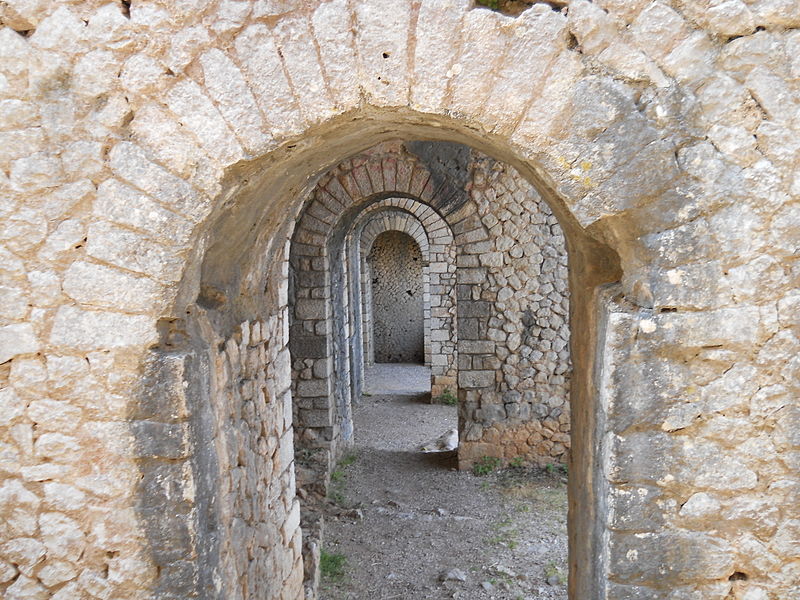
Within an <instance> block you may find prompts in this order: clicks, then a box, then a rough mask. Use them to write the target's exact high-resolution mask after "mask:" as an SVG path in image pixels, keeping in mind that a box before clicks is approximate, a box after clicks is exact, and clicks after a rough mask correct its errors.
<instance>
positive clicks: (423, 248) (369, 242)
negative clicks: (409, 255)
mask: <svg viewBox="0 0 800 600" xmlns="http://www.w3.org/2000/svg"><path fill="white" fill-rule="evenodd" d="M386 213H388V214H391V213H402V214H403V215H404V220H405V221H406V222H407V221H414V222H415V224H417V225H419V226H420V228H419V229H417V230H416V231H409V230H408V229H407V228H406V227H403V228H402V229H400V228H399V227H397V226H390V225H386V226H381V227H380V229H379V230H378V231H376V232H375V235H370V236H369V237H367V238H364V237H363V233H362V235H361V241H360V243H359V247H360V249H361V252H362V254H364V255H367V254H369V253H370V252H372V246H374V245H375V240H377V239H378V236H380V235H381V234H382V233H386V232H388V231H397V232H399V233H405V234H406V235H408V236H409V237H410V238H411V239H413V240H414V241H415V242H416V244H417V246H419V249H420V252H422V255H423V256H425V254H426V253H427V252H428V247H429V246H430V242H429V240H428V235H427V232H426V231H425V228H424V226H422V223H421V222H420V220H419V219H417V217H416V216H415V215H413V214H411V213H409V212H407V211H399V210H381V211H377V212H376V213H373V214H371V215H369V218H367V219H366V220H365V221H364V224H363V229H366V228H367V227H369V226H370V225H371V224H372V223H373V222H374V221H373V217H379V216H384V215H385V214H386ZM405 224H406V223H404V225H405ZM362 231H363V230H362Z"/></svg>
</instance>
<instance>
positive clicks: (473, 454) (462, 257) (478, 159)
mask: <svg viewBox="0 0 800 600" xmlns="http://www.w3.org/2000/svg"><path fill="white" fill-rule="evenodd" d="M470 167H471V169H470V173H471V177H470V181H469V184H468V188H469V194H470V204H469V206H470V207H471V208H472V209H474V213H473V215H472V216H471V217H470V218H469V220H468V221H464V222H463V223H464V228H465V229H466V228H472V229H470V231H471V232H481V233H478V234H475V233H473V235H472V236H467V235H466V232H465V235H464V238H465V239H470V240H473V239H474V240H475V241H469V242H467V243H464V244H463V246H459V255H458V266H459V284H460V286H459V294H460V296H459V302H460V303H462V304H465V306H464V309H463V311H462V310H460V311H459V314H460V315H462V317H461V318H460V319H459V333H460V336H461V338H460V340H459V370H460V373H461V381H462V382H463V385H461V386H460V387H461V388H465V393H464V399H465V401H466V407H465V412H466V413H467V414H466V419H467V420H466V421H465V422H464V425H463V426H464V429H463V431H462V436H461V437H462V447H461V449H460V450H459V460H460V461H462V462H463V463H465V464H469V463H470V461H472V460H474V459H476V458H480V457H482V456H493V457H499V458H505V459H512V458H515V457H522V458H526V459H528V460H533V461H535V462H536V463H539V464H540V465H542V466H543V465H546V464H548V463H551V462H552V463H557V462H561V463H566V460H567V451H568V449H569V447H570V436H569V432H570V406H569V381H570V375H571V371H572V365H571V361H570V353H569V316H568V315H569V290H568V282H567V251H566V247H565V242H564V236H563V233H562V232H561V227H560V226H559V224H558V222H557V220H556V218H555V217H554V216H553V214H552V212H551V211H550V209H549V207H548V206H547V204H546V203H545V202H544V201H543V200H542V198H541V197H540V196H539V194H538V193H537V192H536V190H535V189H534V188H533V187H532V186H531V185H530V184H529V183H528V182H526V181H525V180H524V179H522V178H521V177H520V176H519V174H518V173H517V172H516V171H515V170H514V169H512V168H510V167H508V166H507V165H504V164H502V163H499V162H497V161H495V160H492V159H490V158H488V157H486V156H482V155H480V154H479V153H473V160H472V162H471V165H470ZM484 231H485V232H486V234H488V235H485V234H483V232H484ZM479 238H480V239H479ZM476 299H477V300H476ZM467 335H470V338H467V337H466V336H467ZM481 379H486V380H487V381H486V384H485V385H475V384H476V383H483V382H482V381H481ZM470 411H471V412H470Z"/></svg>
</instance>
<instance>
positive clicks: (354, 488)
mask: <svg viewBox="0 0 800 600" xmlns="http://www.w3.org/2000/svg"><path fill="white" fill-rule="evenodd" d="M429 373H430V371H429V370H428V369H426V368H425V367H420V366H411V365H401V366H394V365H378V366H377V368H374V369H371V370H370V371H369V372H368V373H367V386H366V390H367V393H366V394H365V396H364V397H363V398H362V399H361V402H360V403H359V404H358V406H356V407H355V411H354V417H355V428H356V429H355V432H356V433H355V435H356V445H355V448H354V451H353V453H352V454H351V455H350V456H348V457H346V458H345V460H344V461H343V464H342V465H340V467H339V468H337V470H336V471H335V472H334V475H333V481H332V484H331V493H330V498H331V499H332V500H333V501H334V502H335V503H336V504H338V505H339V506H340V507H341V508H344V509H347V510H342V511H340V512H339V516H338V517H337V516H330V517H328V518H327V519H326V525H325V534H324V543H323V549H324V553H325V554H324V557H323V561H322V562H323V572H324V573H323V575H324V576H323V582H322V585H321V589H320V598H321V599H322V600H351V599H352V600H362V599H363V600H367V599H369V600H390V599H398V600H399V599H408V600H438V599H444V598H460V599H463V600H472V599H475V600H483V599H487V600H488V599H491V598H495V599H498V600H500V599H514V600H516V599H519V598H522V599H526V600H527V599H554V598H557V599H565V598H566V597H567V595H566V585H565V583H566V557H567V538H566V510H567V508H566V506H567V502H566V498H567V493H566V485H565V476H564V474H563V473H561V472H559V470H558V469H555V468H553V469H551V470H544V471H539V470H538V469H537V470H532V469H524V468H517V469H514V468H510V469H507V470H504V471H497V470H494V471H491V472H489V473H488V474H484V475H482V476H478V475H476V474H474V473H471V472H469V473H468V472H459V471H457V470H455V465H456V460H455V452H441V453H423V452H421V451H420V447H421V446H422V445H423V444H426V443H428V442H430V441H432V440H434V439H435V438H437V437H438V436H439V435H441V434H442V433H444V432H445V431H446V430H447V429H450V428H455V427H456V426H457V423H456V421H457V419H456V408H455V407H453V406H444V405H439V404H434V405H432V404H427V402H426V401H424V400H423V399H424V398H426V396H425V394H424V392H426V391H427V390H428V389H429V377H430V375H429ZM421 398H422V399H421Z"/></svg>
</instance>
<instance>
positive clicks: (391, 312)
mask: <svg viewBox="0 0 800 600" xmlns="http://www.w3.org/2000/svg"><path fill="white" fill-rule="evenodd" d="M367 264H368V265H369V269H370V299H371V305H372V338H373V345H372V352H373V355H372V359H373V360H374V362H376V363H411V364H424V363H425V296H426V293H425V282H424V278H423V267H424V264H423V258H422V251H421V250H420V247H419V245H418V244H417V243H416V242H415V241H414V239H413V238H412V237H411V236H410V235H408V234H407V233H404V232H402V231H386V232H384V233H381V234H380V235H378V237H377V238H375V241H374V242H373V244H372V248H371V250H370V252H369V255H368V256H367ZM428 311H430V306H429V307H428Z"/></svg>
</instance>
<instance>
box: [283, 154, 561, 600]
mask: <svg viewBox="0 0 800 600" xmlns="http://www.w3.org/2000/svg"><path fill="white" fill-rule="evenodd" d="M296 223H297V224H296V227H295V230H294V233H293V235H292V243H291V246H290V279H291V281H292V285H291V286H290V298H289V304H290V348H291V351H292V363H293V367H294V379H295V385H294V392H295V393H294V404H295V411H294V414H295V423H294V425H295V432H296V439H295V445H296V451H297V457H298V458H297V465H298V487H299V489H300V491H301V494H305V495H307V496H308V494H309V490H312V489H316V490H317V492H316V493H317V494H318V495H320V496H323V495H324V496H327V497H328V505H330V500H331V498H333V499H334V503H335V504H339V505H342V504H343V505H344V506H339V507H338V508H337V509H336V511H339V512H336V511H334V516H335V518H336V519H338V518H339V517H340V516H341V514H342V512H341V510H340V509H346V510H345V513H347V511H350V510H352V511H357V512H356V513H353V514H357V515H358V514H362V515H363V514H366V513H369V512H371V510H370V508H369V506H370V505H372V504H374V503H375V502H378V503H380V502H381V499H380V498H379V497H378V496H379V495H380V494H379V490H378V487H380V485H379V483H378V482H375V481H373V482H372V484H371V485H369V486H366V487H365V485H361V486H359V485H357V484H354V485H355V487H356V488H357V489H361V490H362V492H363V493H364V494H368V495H369V494H371V495H369V496H363V497H360V498H347V494H346V493H345V492H346V490H344V489H343V487H342V485H341V483H342V478H343V477H345V473H346V471H345V470H343V469H346V468H347V467H348V466H349V465H351V464H353V462H354V461H356V460H358V461H364V462H365V463H370V464H371V465H372V466H371V467H370V468H368V469H366V470H363V469H362V470H361V473H362V474H366V475H372V474H374V473H377V472H380V471H381V466H380V465H382V464H392V463H393V461H400V462H398V463H397V464H398V465H402V464H406V465H408V466H410V469H409V470H408V472H407V473H406V476H407V477H408V478H409V480H408V483H407V484H404V483H402V482H399V483H398V485H400V488H402V489H413V488H414V485H418V484H419V482H420V481H424V480H425V477H426V475H425V474H424V473H423V472H421V471H419V470H417V471H415V470H414V469H420V468H425V467H426V466H427V467H432V468H434V469H438V471H437V472H439V473H442V472H447V470H448V469H449V468H455V467H459V468H461V469H462V470H463V471H466V472H467V473H469V472H473V473H475V474H478V475H486V474H487V473H490V472H494V471H496V470H498V469H501V468H504V467H509V466H510V467H512V468H515V469H518V470H520V469H531V471H530V472H531V473H532V472H534V471H535V470H537V469H538V471H536V472H544V473H546V474H552V475H553V476H555V477H556V478H557V479H555V480H554V481H552V482H550V483H554V484H555V487H554V489H556V492H554V493H555V495H556V497H558V498H560V500H558V502H561V504H559V506H561V509H562V510H561V514H560V517H559V519H560V520H559V522H561V523H562V524H564V525H565V524H566V518H565V515H564V514H563V513H564V512H565V503H566V488H565V487H564V483H565V482H563V481H561V479H564V478H565V474H566V468H565V465H566V462H567V460H568V452H569V447H570V407H569V402H568V397H569V390H570V375H571V370H572V367H571V359H570V353H569V346H568V344H569V324H568V314H569V290H568V288H569V286H568V282H567V253H566V244H565V239H564V235H563V233H562V231H561V229H560V226H559V224H558V222H557V220H556V218H555V216H554V215H553V213H552V212H551V211H550V209H549V207H548V205H547V204H546V202H545V201H544V200H543V199H542V197H541V196H540V194H539V193H538V191H537V190H536V189H535V188H534V187H533V186H532V185H531V184H530V183H528V182H527V181H526V180H525V179H524V178H523V177H522V176H521V175H520V174H519V173H518V172H517V171H516V170H514V169H513V168H512V167H510V166H509V165H506V164H504V163H502V162H500V161H497V160H495V159H492V158H490V157H488V156H486V155H484V154H482V153H480V152H478V151H476V150H473V149H471V148H469V147H467V146H461V145H459V144H452V143H442V142H400V141H396V142H386V143H382V144H379V145H378V146H375V147H373V148H371V149H370V150H368V151H366V152H363V153H362V154H360V155H357V156H355V157H351V158H350V159H348V160H347V161H344V162H343V163H341V164H339V165H337V166H336V167H334V168H333V169H331V170H330V171H329V172H327V173H326V174H324V175H323V176H322V177H321V178H320V179H319V181H318V182H317V184H316V185H315V187H314V188H313V189H312V191H311V192H310V194H309V196H308V198H307V199H306V201H305V203H304V206H303V208H302V209H301V211H300V212H299V214H298V217H297V221H296ZM409 364H416V365H417V366H419V367H422V368H425V367H424V366H427V367H429V368H430V375H429V376H428V377H429V378H428V381H430V388H429V389H430V392H431V393H430V395H426V399H429V401H432V402H433V403H434V404H435V406H433V407H430V409H424V408H423V407H420V406H413V410H412V409H411V408H409V407H410V406H411V405H409V403H408V398H409V397H410V396H413V393H409V392H413V391H414V388H415V386H416V385H417V383H418V382H417V381H415V380H416V379H419V377H416V376H414V375H413V374H411V373H410V372H408V373H401V372H400V371H398V372H396V373H395V374H392V373H390V372H387V371H383V372H380V371H379V370H378V369H379V368H382V367H387V366H391V365H404V366H407V365H409ZM423 365H424V366H423ZM422 379H423V380H424V379H425V378H422ZM417 391H420V390H417ZM422 391H424V388H423V390H422ZM420 395H421V394H420ZM397 397H404V398H405V399H404V400H402V401H401V402H397V403H396V404H397V408H398V410H397V411H393V410H391V409H392V406H393V403H394V402H395V398H397ZM448 410H450V411H452V412H451V414H452V417H447V415H446V414H445V413H446V412H447V411H448ZM456 414H457V419H456ZM448 418H449V419H451V420H450V421H449V422H448ZM426 422H427V423H433V427H434V429H430V430H428V429H426V428H425V427H424V424H425V423H426ZM437 424H441V425H442V427H440V428H439V429H438V430H437V429H435V427H436V426H437ZM404 427H405V429H404ZM420 432H425V435H426V436H427V439H418V438H419V435H421V434H420ZM354 450H355V451H356V453H355V454H354V453H353V451H354ZM448 452H449V455H448V458H450V461H449V462H447V461H446V460H443V459H444V458H445V457H444V454H446V453H448ZM425 454H442V456H441V457H439V458H437V459H436V460H434V459H432V458H431V457H428V458H425V456H424V455H425ZM356 456H360V457H361V458H358V459H356V458H355V457H356ZM309 457H313V459H312V460H308V458H309ZM414 461H416V462H414ZM412 465H413V466H412ZM353 468H354V469H355V471H354V473H358V472H359V469H358V467H353ZM401 472H402V469H400V468H399V467H398V469H396V470H395V471H393V473H394V477H400V474H401ZM517 473H521V471H517ZM465 476H466V475H465ZM443 481H444V480H442V479H439V478H437V477H433V478H432V479H431V480H430V481H428V482H427V483H426V484H425V486H424V487H425V489H426V490H435V489H438V488H440V487H441V486H442V485H445V486H446V485H447V484H446V483H442V482H443ZM362 484H364V482H363V481H362ZM366 488H368V491H364V490H365V489H366ZM419 491H420V494H421V493H422V490H419ZM463 491H464V490H461V492H460V495H463ZM453 492H454V494H455V493H456V492H455V491H454V490H453ZM559 493H560V494H561V495H560V496H559ZM376 494H377V495H376ZM539 499H540V498H539ZM485 500H486V502H489V503H491V502H494V504H496V505H500V504H503V505H505V504H504V501H503V500H502V499H485ZM394 502H395V503H399V502H400V501H399V500H394ZM558 502H557V503H556V504H558ZM306 505H307V506H310V507H311V509H307V510H306V511H304V512H306V513H309V512H310V513H313V514H314V515H315V518H316V517H317V516H318V514H319V511H317V510H315V509H314V508H313V502H311V503H308V502H306ZM551 505H552V501H551ZM358 506H364V507H366V508H358ZM384 508H385V507H384ZM551 508H552V506H551ZM328 509H330V506H328ZM431 510H434V509H431ZM322 512H324V511H322ZM348 514H349V513H348ZM378 514H380V511H379V513H378ZM337 522H338V521H337ZM315 527H316V529H315ZM331 527H332V530H333V531H334V532H335V531H336V525H335V524H334V525H332V526H331ZM319 531H320V528H319V527H318V526H315V525H314V524H313V523H311V522H310V521H309V520H304V537H305V539H306V540H307V541H312V540H313V541H314V543H315V544H316V546H315V547H316V548H317V553H318V552H319V547H320V545H321V544H322V545H324V544H325V542H324V541H321V540H320V539H319V537H318V535H319V534H318V532H319ZM473 533H474V532H473ZM333 535H334V537H335V533H334V534H333ZM475 535H479V534H475ZM468 537H469V536H468ZM334 543H335V541H334ZM552 547H553V548H561V550H562V551H561V552H560V554H559V553H558V552H556V554H557V555H558V556H557V558H552V557H551V562H552V561H554V560H555V561H556V562H558V561H562V562H564V561H565V560H566V551H565V550H566V530H565V528H564V529H563V531H560V533H559V535H558V536H556V537H555V538H554V539H553V544H552ZM467 550H468V549H462V551H467ZM309 554H310V555H309V556H307V557H306V558H305V560H306V576H307V579H308V580H309V581H311V582H312V584H315V583H316V581H317V578H318V572H317V568H316V565H318V564H319V556H318V555H314V554H313V552H311V553H309ZM559 569H560V572H561V573H565V572H566V566H565V565H563V566H561V567H559ZM539 571H540V572H538V573H537V574H533V573H531V577H534V579H536V578H538V579H539V580H542V581H545V580H546V579H547V574H546V573H545V569H544V567H542V568H539ZM551 579H552V578H551ZM420 593H422V592H420ZM426 593H427V592H426ZM564 594H566V592H564ZM554 597H559V596H554Z"/></svg>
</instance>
